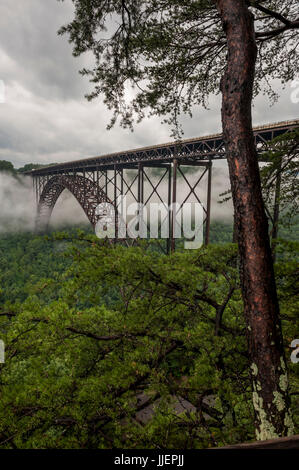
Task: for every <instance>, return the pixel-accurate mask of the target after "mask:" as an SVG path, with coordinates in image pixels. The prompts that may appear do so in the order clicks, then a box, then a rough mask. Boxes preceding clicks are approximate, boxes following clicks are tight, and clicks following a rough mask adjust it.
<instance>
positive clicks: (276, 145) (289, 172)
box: [261, 129, 299, 225]
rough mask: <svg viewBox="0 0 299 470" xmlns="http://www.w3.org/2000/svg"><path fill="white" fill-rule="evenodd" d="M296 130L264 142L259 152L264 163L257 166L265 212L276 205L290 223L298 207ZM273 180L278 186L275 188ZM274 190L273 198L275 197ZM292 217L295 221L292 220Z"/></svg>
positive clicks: (298, 141)
mask: <svg viewBox="0 0 299 470" xmlns="http://www.w3.org/2000/svg"><path fill="white" fill-rule="evenodd" d="M298 157H299V129H295V130H294V131H292V132H288V133H285V134H283V135H280V136H278V137H276V138H275V139H273V141H272V142H269V144H268V150H267V151H266V152H265V153H264V154H263V155H262V158H263V160H264V161H265V160H266V161H267V164H266V165H265V166H264V167H263V168H262V169H261V180H262V188H263V194H264V201H265V204H266V206H267V208H268V215H269V217H270V218H271V219H272V220H271V221H272V223H273V218H272V217H271V214H272V213H273V212H274V206H275V204H276V205H278V206H279V210H280V212H281V215H282V216H283V220H284V223H286V222H288V224H289V225H290V224H291V223H294V221H296V217H297V216H298V206H299V189H298V188H299V186H298V173H299V163H298V162H299V159H298ZM277 181H278V182H279V187H277ZM275 192H276V199H275ZM294 219H295V220H294Z"/></svg>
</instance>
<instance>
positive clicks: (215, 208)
mask: <svg viewBox="0 0 299 470" xmlns="http://www.w3.org/2000/svg"><path fill="white" fill-rule="evenodd" d="M194 170H195V171H194V173H191V174H190V172H189V173H188V174H187V175H186V177H187V179H188V181H189V182H190V184H191V186H192V185H194V184H195V182H196V181H197V180H198V178H199V176H200V173H201V172H202V171H203V170H202V169H199V170H197V171H196V169H194ZM147 174H148V176H149V178H150V179H151V181H152V183H153V184H154V185H155V184H157V182H158V181H159V178H160V177H159V176H158V175H154V174H151V173H149V172H147ZM177 184H178V201H179V202H183V200H184V199H185V198H186V197H187V195H188V193H189V190H190V189H189V187H188V185H187V184H186V182H185V181H184V179H183V177H182V176H179V177H178V183H177ZM228 188H229V177H228V168H227V164H226V162H225V161H222V162H215V164H214V165H213V176H212V208H211V217H212V220H223V221H231V219H232V204H231V201H229V202H226V203H223V204H219V200H220V199H221V198H220V197H219V195H220V194H221V193H223V192H224V191H226V190H227V189H228ZM158 189H159V194H160V196H161V197H162V199H163V200H164V201H167V181H166V179H165V180H164V181H163V182H162V183H161V184H160V186H159V188H158ZM151 191H152V188H151V185H150V183H149V182H148V181H147V179H146V178H145V191H144V197H145V200H146V199H147V197H148V195H149V194H150V193H151ZM196 193H197V195H198V196H199V198H200V200H201V201H202V202H203V204H204V206H205V204H206V193H207V177H206V176H205V177H204V178H203V179H202V181H201V182H200V183H199V185H198V187H197V189H196ZM131 199H132V198H130V197H128V203H130V202H132V201H131ZM157 201H158V199H157V197H155V196H153V197H152V198H151V200H150V202H157ZM188 201H189V202H192V201H195V199H194V197H191V198H189V199H188ZM35 215H36V201H35V194H34V192H33V187H32V179H31V177H29V176H23V175H16V176H15V175H12V174H8V173H0V233H8V232H12V231H33V230H34V223H35ZM84 223H86V224H88V220H87V217H86V215H85V213H84V211H83V209H82V208H81V206H80V205H79V203H78V201H77V200H76V199H75V197H74V196H73V195H72V194H71V193H70V192H69V191H67V190H65V191H64V192H63V193H62V195H61V196H60V198H59V199H58V201H57V203H56V206H55V208H54V210H53V213H52V217H51V222H50V227H51V228H54V229H55V228H59V227H62V226H72V225H78V224H84Z"/></svg>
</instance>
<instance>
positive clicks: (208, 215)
mask: <svg viewBox="0 0 299 470" xmlns="http://www.w3.org/2000/svg"><path fill="white" fill-rule="evenodd" d="M211 193H212V161H211V160H210V161H209V168H208V191H207V217H206V236H205V245H208V244H209V242H210V226H211Z"/></svg>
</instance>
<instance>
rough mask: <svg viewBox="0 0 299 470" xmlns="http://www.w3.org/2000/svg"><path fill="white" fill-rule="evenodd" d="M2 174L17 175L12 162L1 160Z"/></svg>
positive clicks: (0, 168)
mask: <svg viewBox="0 0 299 470" xmlns="http://www.w3.org/2000/svg"><path fill="white" fill-rule="evenodd" d="M0 172H5V173H13V174H14V173H15V169H14V166H13V164H12V163H11V162H8V161H7V160H0Z"/></svg>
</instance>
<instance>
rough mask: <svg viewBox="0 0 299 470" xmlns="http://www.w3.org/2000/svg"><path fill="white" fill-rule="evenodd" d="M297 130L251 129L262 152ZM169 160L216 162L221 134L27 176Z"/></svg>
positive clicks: (286, 125)
mask: <svg viewBox="0 0 299 470" xmlns="http://www.w3.org/2000/svg"><path fill="white" fill-rule="evenodd" d="M298 127H299V119H297V120H293V121H284V122H279V123H274V124H267V125H264V126H258V127H255V128H254V135H255V140H256V144H257V148H258V149H260V150H262V149H263V148H264V146H265V144H266V143H267V142H268V141H270V140H272V139H273V138H274V137H276V136H278V135H280V134H283V133H284V132H287V131H291V130H293V129H295V128H298ZM173 158H178V159H179V160H180V162H181V163H182V162H185V163H186V164H196V163H199V162H204V161H209V160H220V159H224V158H225V148H224V142H223V137H222V134H214V135H209V136H204V137H195V138H193V139H186V140H181V141H180V142H168V143H165V144H160V145H153V146H151V147H142V148H139V149H133V150H126V151H123V152H116V153H111V154H107V155H102V156H97V157H92V158H85V159H82V160H75V161H70V162H65V163H59V164H56V165H50V166H47V167H43V168H39V169H37V170H33V171H30V172H27V174H31V175H32V176H42V175H54V174H63V173H65V172H68V171H76V172H78V171H96V170H97V169H98V168H99V167H101V168H103V169H104V168H106V169H109V168H113V167H114V165H119V166H121V167H122V168H126V167H127V168H134V167H136V165H137V164H138V163H140V162H144V163H145V164H146V165H147V166H151V165H153V166H154V165H156V164H159V165H161V164H163V163H167V162H169V161H171V160H173Z"/></svg>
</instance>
